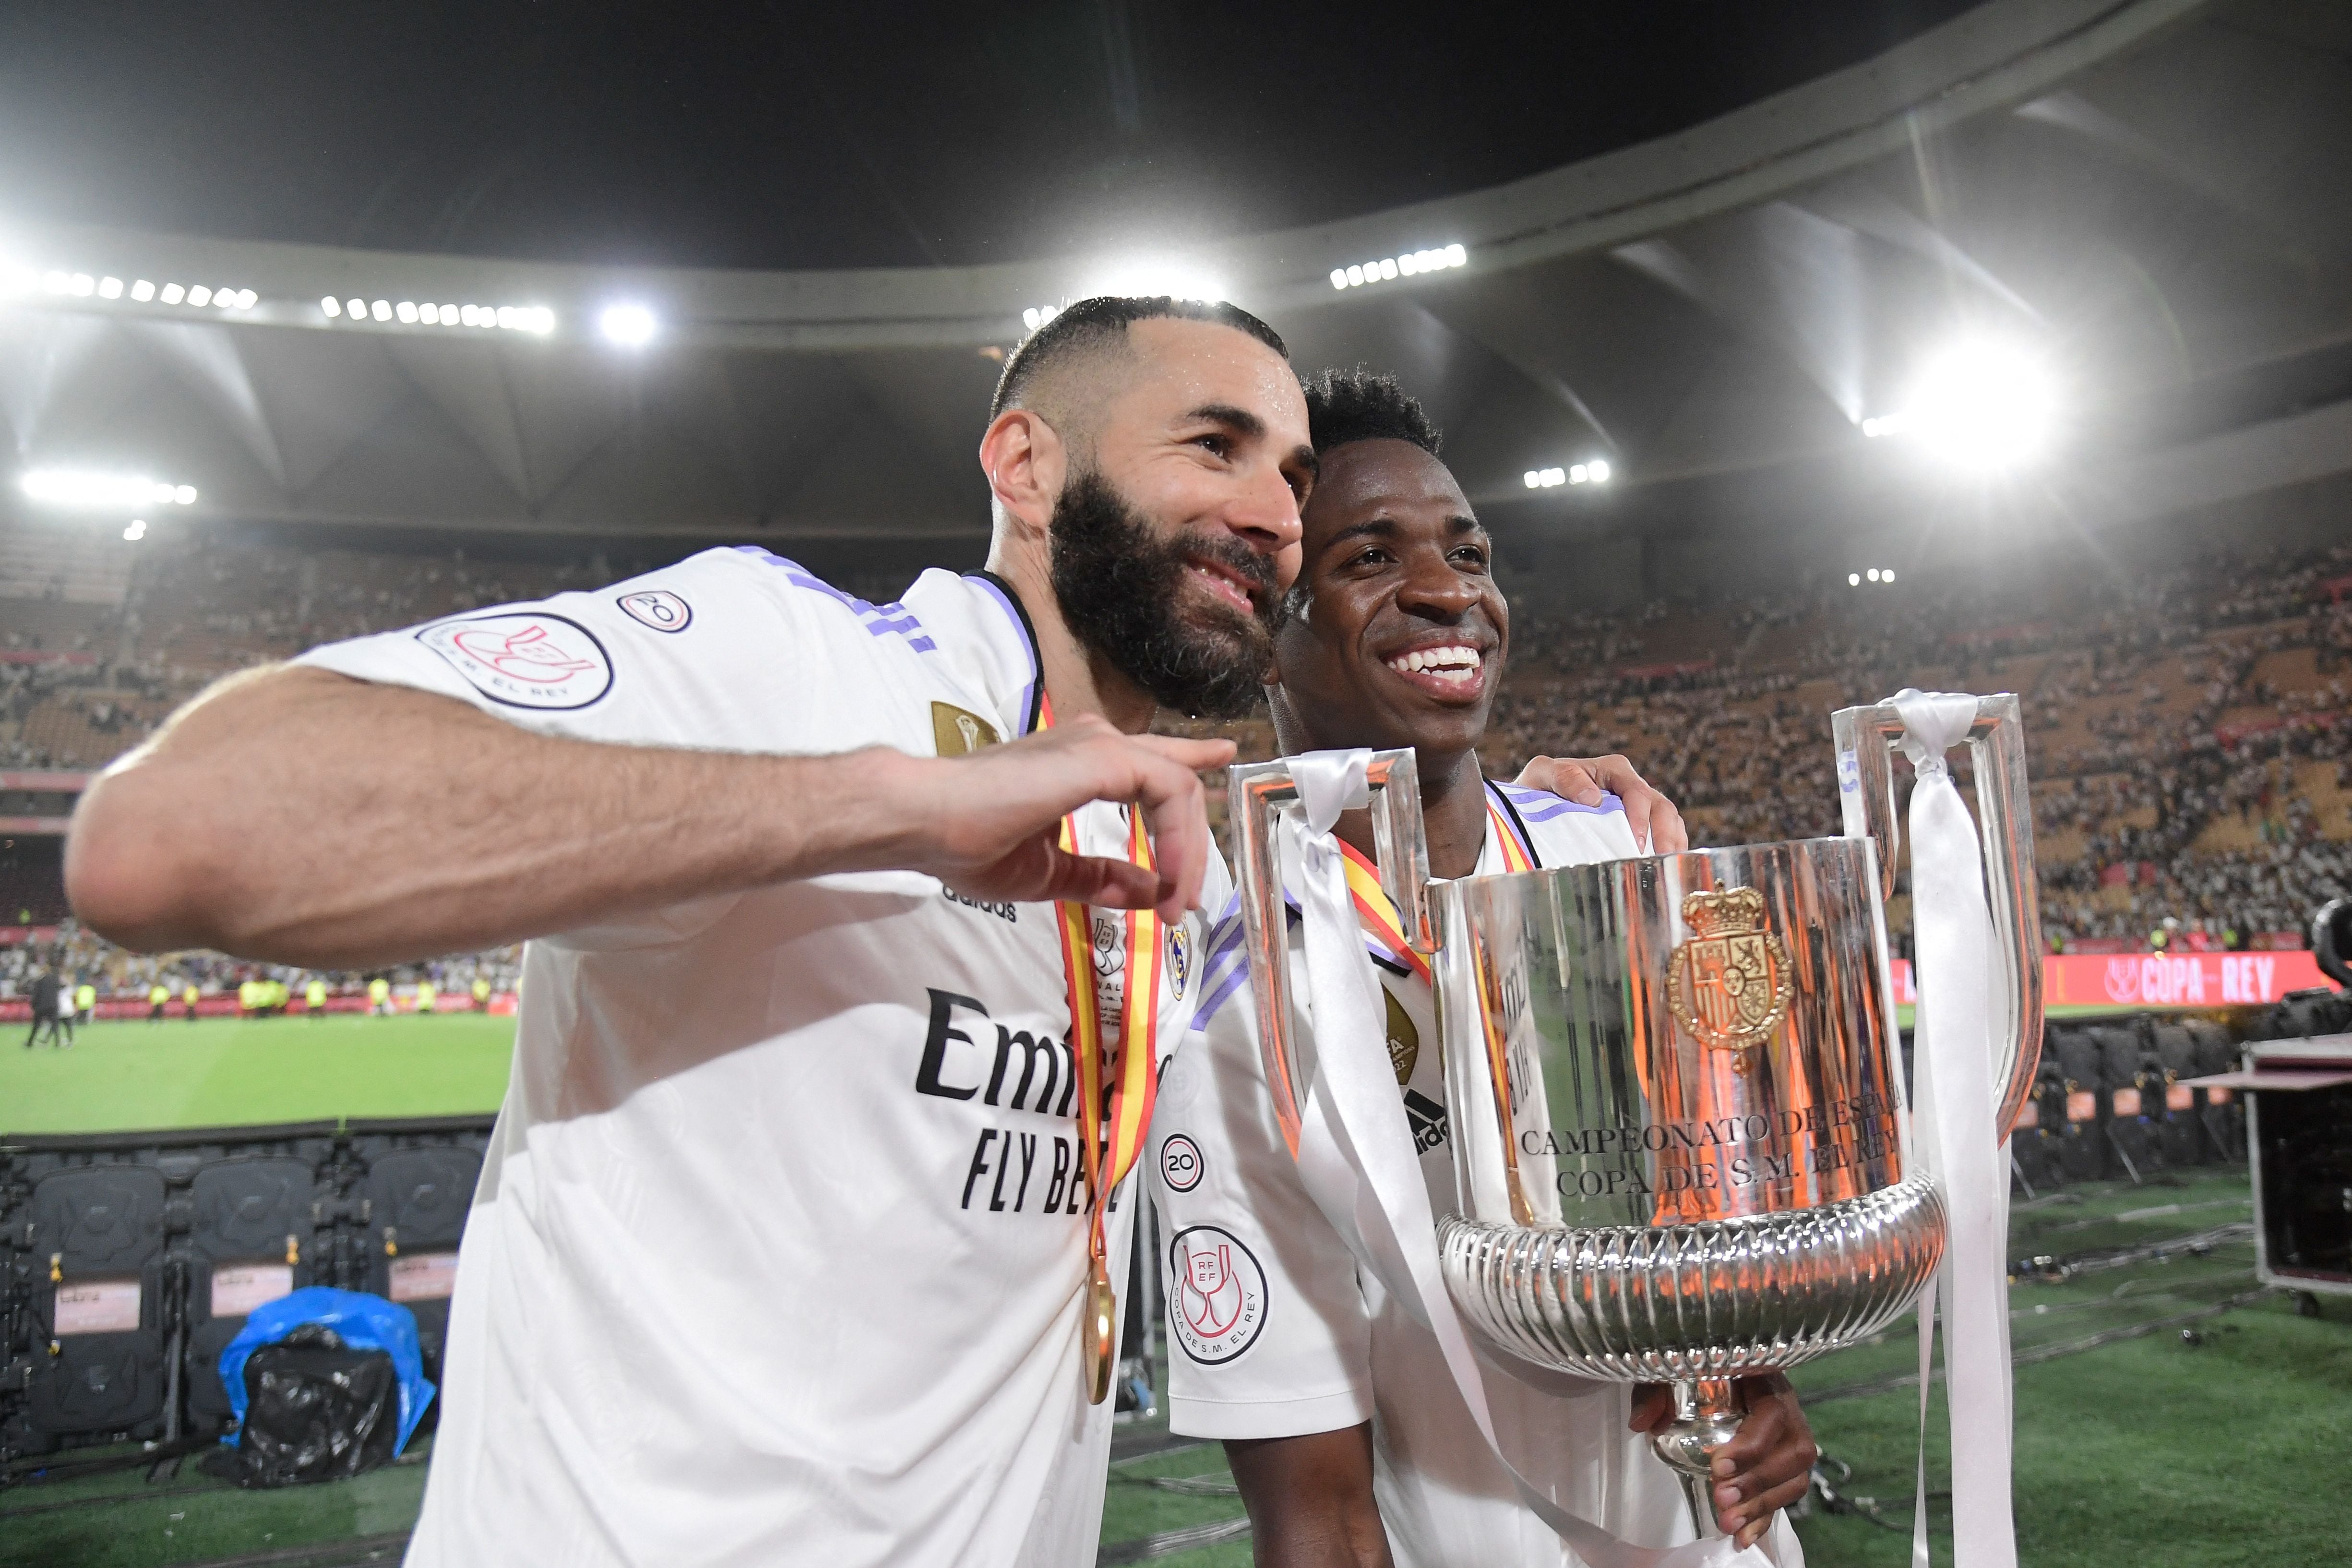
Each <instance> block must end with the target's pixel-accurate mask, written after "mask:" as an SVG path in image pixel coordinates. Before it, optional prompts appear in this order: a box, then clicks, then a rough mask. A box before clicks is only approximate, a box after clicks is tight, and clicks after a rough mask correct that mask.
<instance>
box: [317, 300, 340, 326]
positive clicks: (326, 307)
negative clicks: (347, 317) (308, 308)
mask: <svg viewBox="0 0 2352 1568" xmlns="http://www.w3.org/2000/svg"><path fill="white" fill-rule="evenodd" d="M319 309H320V311H322V312H324V314H325V315H326V318H327V319H328V320H329V321H333V320H334V319H335V318H336V317H337V316H340V315H341V314H342V313H343V302H342V301H341V300H338V299H336V298H335V297H334V296H333V295H332V294H330V295H328V296H327V297H326V298H325V299H323V300H320V301H319Z"/></svg>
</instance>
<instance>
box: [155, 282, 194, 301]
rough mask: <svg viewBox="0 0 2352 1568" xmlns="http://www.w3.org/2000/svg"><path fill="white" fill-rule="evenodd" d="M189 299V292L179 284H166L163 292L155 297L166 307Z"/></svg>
mask: <svg viewBox="0 0 2352 1568" xmlns="http://www.w3.org/2000/svg"><path fill="white" fill-rule="evenodd" d="M187 297H188V291H187V290H186V289H183V288H181V287H180V286H179V285H178V284H177V283H166V284H164V285H163V292H162V293H160V294H158V295H156V296H155V298H156V299H157V300H160V301H162V302H163V303H164V304H166V305H176V304H178V303H179V302H180V301H181V300H184V299H186V298H187Z"/></svg>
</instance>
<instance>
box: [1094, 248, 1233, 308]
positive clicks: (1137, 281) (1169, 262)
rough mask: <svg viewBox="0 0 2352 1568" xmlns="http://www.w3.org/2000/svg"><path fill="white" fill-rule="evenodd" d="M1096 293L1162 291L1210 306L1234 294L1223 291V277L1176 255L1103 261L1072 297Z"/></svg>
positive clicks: (1146, 295)
mask: <svg viewBox="0 0 2352 1568" xmlns="http://www.w3.org/2000/svg"><path fill="white" fill-rule="evenodd" d="M1096 294H1125V295H1129V296H1133V297H1137V298H1147V299H1148V298H1150V296H1152V295H1155V294H1165V295H1167V296H1168V297H1169V298H1170V299H1171V300H1201V301H1202V302H1203V303H1204V304H1212V305H1213V304H1216V303H1218V302H1219V301H1221V300H1229V299H1231V298H1232V297H1233V296H1232V295H1231V294H1230V293H1228V292H1227V291H1226V287H1225V282H1224V279H1221V278H1218V277H1216V276H1215V275H1214V274H1213V273H1210V272H1208V271H1205V270H1203V269H1202V268H1200V267H1198V266H1196V265H1194V264H1193V263H1192V262H1190V261H1187V260H1185V259H1184V258H1181V257H1175V256H1140V257H1130V258H1126V259H1124V260H1119V261H1108V262H1104V263H1103V264H1101V266H1099V267H1098V268H1095V269H1094V270H1093V271H1092V272H1091V274H1090V276H1089V277H1088V279H1087V285H1086V287H1085V288H1083V289H1078V290H1076V293H1075V294H1074V295H1073V298H1076V299H1081V300H1083V299H1087V298H1088V297H1090V296H1093V295H1096Z"/></svg>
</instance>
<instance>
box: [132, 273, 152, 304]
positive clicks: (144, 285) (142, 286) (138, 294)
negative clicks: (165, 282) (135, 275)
mask: <svg viewBox="0 0 2352 1568" xmlns="http://www.w3.org/2000/svg"><path fill="white" fill-rule="evenodd" d="M154 297H155V285H153V284H152V283H150V282H148V281H147V279H144V278H142V279H139V281H137V282H136V283H133V284H132V285H131V298H132V299H133V300H138V301H139V302H140V303H141V304H142V305H143V304H145V303H146V302H147V301H148V300H152V299H153V298H154Z"/></svg>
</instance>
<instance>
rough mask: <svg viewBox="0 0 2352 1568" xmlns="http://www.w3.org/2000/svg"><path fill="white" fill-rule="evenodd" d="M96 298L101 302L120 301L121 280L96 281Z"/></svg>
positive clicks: (105, 279) (106, 279) (102, 279)
mask: <svg viewBox="0 0 2352 1568" xmlns="http://www.w3.org/2000/svg"><path fill="white" fill-rule="evenodd" d="M98 297H99V298H100V299H101V300H120V299H121V298H122V279H120V278H101V279H99V280H98Z"/></svg>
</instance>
